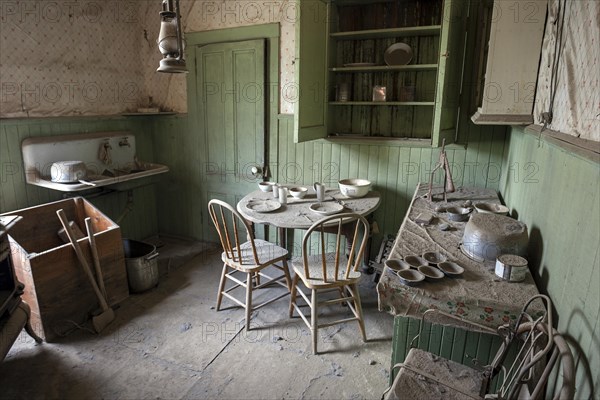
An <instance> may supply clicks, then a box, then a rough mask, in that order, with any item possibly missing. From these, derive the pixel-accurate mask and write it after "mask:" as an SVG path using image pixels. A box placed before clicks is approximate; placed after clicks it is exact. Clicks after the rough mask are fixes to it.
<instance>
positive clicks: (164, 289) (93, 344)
mask: <svg viewBox="0 0 600 400" xmlns="http://www.w3.org/2000/svg"><path fill="white" fill-rule="evenodd" d="M191 248H192V247H190V245H189V244H188V243H186V244H185V245H183V244H181V243H177V242H170V243H166V245H165V246H163V247H161V248H159V252H161V261H160V266H161V268H160V270H161V279H160V283H159V286H158V287H157V288H156V289H153V290H151V291H149V292H146V293H143V294H138V295H131V296H130V297H129V299H127V300H126V301H124V302H123V303H121V305H120V307H119V308H118V309H116V310H115V313H116V315H117V318H116V320H115V321H114V322H113V323H112V324H111V325H110V326H109V327H108V328H107V329H106V330H105V331H104V332H103V333H102V334H101V335H95V334H92V333H90V332H88V329H89V328H90V326H85V327H82V328H83V329H79V328H77V327H75V326H74V327H73V328H74V329H73V332H72V333H70V334H68V335H67V336H65V337H63V338H61V340H60V342H59V343H44V344H42V345H36V344H35V343H34V342H33V340H32V339H31V338H29V337H28V336H26V335H24V334H22V335H21V336H20V338H19V339H18V340H17V342H16V343H15V345H14V346H13V348H12V349H11V351H10V352H9V354H8V356H7V358H6V359H5V361H4V362H3V363H2V364H0V388H1V390H0V398H11V399H14V398H22V399H36V398H73V399H82V398H104V399H133V398H135V399H140V398H153V399H157V398H169V399H180V398H193V399H198V398H205V399H208V398H211V399H213V398H223V399H233V398H235V399H240V398H243V399H282V398H311V399H312V398H327V399H330V398H352V399H363V398H373V399H378V398H380V397H381V394H382V393H383V391H384V390H385V389H386V388H387V385H388V379H389V368H390V358H391V334H392V317H391V316H390V315H389V314H385V313H380V312H379V311H377V295H376V292H375V284H374V283H373V282H372V276H368V275H365V276H363V278H364V279H363V281H362V283H361V286H360V291H361V297H362V300H363V308H364V312H365V324H366V329H367V335H368V338H369V339H370V340H369V341H368V342H367V343H363V342H362V340H361V338H360V332H359V329H358V326H357V325H356V323H347V324H344V325H338V326H334V327H330V328H327V329H323V330H322V331H323V332H322V333H321V337H320V338H319V350H320V351H323V352H324V353H323V354H319V355H317V356H315V355H312V352H311V338H310V332H309V331H308V330H307V328H306V326H305V325H304V324H303V323H302V321H301V320H300V319H298V318H295V319H289V318H288V313H287V311H288V306H289V304H288V302H289V297H287V296H286V297H284V298H282V299H281V300H278V301H276V302H274V303H272V304H271V305H270V306H267V307H264V308H262V309H260V310H258V311H257V312H255V313H254V315H253V318H252V325H253V328H256V329H252V330H250V331H246V330H245V328H244V311H243V310H242V309H240V308H231V309H228V310H223V311H220V312H216V311H215V310H214V303H215V298H216V291H217V283H218V279H219V274H220V270H221V264H220V253H219V251H218V250H217V249H215V248H214V247H212V246H196V247H195V249H196V250H197V251H201V253H200V254H197V255H195V256H194V253H197V251H195V250H190V249H191ZM182 254H183V255H182ZM191 257H193V258H191ZM182 260H183V261H185V260H187V261H185V263H184V264H183V265H181V266H178V265H177V264H178V261H179V262H183V261H182ZM273 290H283V289H276V288H274V289H273ZM224 305H226V304H225V303H224ZM340 310H341V312H342V313H345V312H348V310H345V309H343V308H342V307H341V306H337V308H332V309H331V310H330V311H335V312H340Z"/></svg>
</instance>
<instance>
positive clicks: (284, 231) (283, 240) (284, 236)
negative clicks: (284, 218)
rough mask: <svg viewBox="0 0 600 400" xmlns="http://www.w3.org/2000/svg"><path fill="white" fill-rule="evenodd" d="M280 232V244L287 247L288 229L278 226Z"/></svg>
mask: <svg viewBox="0 0 600 400" xmlns="http://www.w3.org/2000/svg"><path fill="white" fill-rule="evenodd" d="M277 231H278V233H279V246H281V247H283V248H284V249H287V248H288V247H287V229H286V228H277Z"/></svg>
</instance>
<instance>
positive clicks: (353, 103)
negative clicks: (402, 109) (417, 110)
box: [329, 101, 435, 107]
mask: <svg viewBox="0 0 600 400" xmlns="http://www.w3.org/2000/svg"><path fill="white" fill-rule="evenodd" d="M329 105H330V106H430V107H431V106H434V105H435V102H433V101H330V102H329Z"/></svg>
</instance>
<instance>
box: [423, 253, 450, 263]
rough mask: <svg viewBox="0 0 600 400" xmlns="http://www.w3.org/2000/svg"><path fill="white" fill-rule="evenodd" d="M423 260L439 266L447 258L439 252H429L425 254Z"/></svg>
mask: <svg viewBox="0 0 600 400" xmlns="http://www.w3.org/2000/svg"><path fill="white" fill-rule="evenodd" d="M423 258H424V259H426V260H427V262H429V264H433V265H437V264H439V263H441V262H444V261H446V260H447V258H446V256H445V255H443V254H442V253H438V252H437V251H428V252H426V253H423Z"/></svg>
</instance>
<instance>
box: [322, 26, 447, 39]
mask: <svg viewBox="0 0 600 400" xmlns="http://www.w3.org/2000/svg"><path fill="white" fill-rule="evenodd" d="M441 30H442V26H441V25H429V26H411V27H407V28H388V29H369V30H363V31H347V32H334V33H330V34H329V36H330V37H331V38H333V39H338V40H357V39H377V38H386V37H402V36H438V35H439V34H440V32H441Z"/></svg>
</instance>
